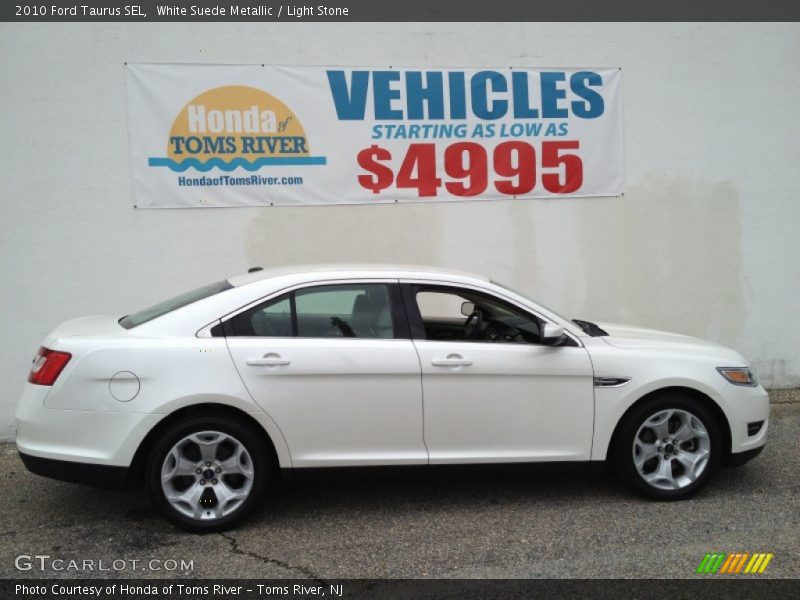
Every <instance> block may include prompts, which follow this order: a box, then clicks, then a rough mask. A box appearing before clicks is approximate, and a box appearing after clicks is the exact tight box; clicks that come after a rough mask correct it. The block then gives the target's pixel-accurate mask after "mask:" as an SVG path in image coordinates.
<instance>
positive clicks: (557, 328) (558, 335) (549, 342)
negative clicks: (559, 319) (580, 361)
mask: <svg viewBox="0 0 800 600" xmlns="http://www.w3.org/2000/svg"><path fill="white" fill-rule="evenodd" d="M563 339H564V328H563V327H562V326H561V325H555V324H553V323H545V324H544V327H543V328H542V344H544V345H546V346H558V344H560V343H561V342H562V341H563Z"/></svg>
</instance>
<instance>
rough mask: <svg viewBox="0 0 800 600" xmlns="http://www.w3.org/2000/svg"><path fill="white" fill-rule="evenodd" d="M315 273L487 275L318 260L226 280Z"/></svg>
mask: <svg viewBox="0 0 800 600" xmlns="http://www.w3.org/2000/svg"><path fill="white" fill-rule="evenodd" d="M305 273H308V274H311V273H313V274H315V275H321V276H324V277H326V278H327V277H331V278H335V277H343V278H344V277H353V276H360V275H364V276H369V277H393V278H394V277H396V278H398V279H401V278H415V277H418V278H423V279H429V278H430V279H439V278H442V277H444V278H446V277H448V276H450V277H452V276H456V277H466V278H470V279H478V280H480V281H486V282H488V281H489V278H487V277H484V276H483V275H477V274H475V273H469V272H466V271H458V270H454V269H441V268H437V267H427V266H419V265H391V264H369V263H358V264H330V265H326V264H319V265H289V266H283V267H272V268H269V269H261V270H259V271H253V272H252V273H245V274H242V275H236V276H234V277H230V278H228V283H230V284H231V285H232V286H234V287H239V286H242V285H247V284H248V283H255V282H256V281H263V280H264V279H272V278H274V277H283V276H287V275H302V274H305Z"/></svg>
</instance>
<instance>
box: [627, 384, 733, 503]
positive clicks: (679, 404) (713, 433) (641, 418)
mask: <svg viewBox="0 0 800 600" xmlns="http://www.w3.org/2000/svg"><path fill="white" fill-rule="evenodd" d="M668 409H674V410H680V411H686V412H688V413H691V415H693V416H695V417H696V418H697V419H699V420H700V422H701V423H702V424H703V426H704V427H705V429H706V432H707V433H708V443H709V446H710V447H709V448H708V450H709V454H708V459H707V462H706V465H705V467H704V468H703V469H702V471H701V472H700V474H699V475H698V476H697V478H696V479H695V480H694V481H692V482H691V483H689V484H687V485H685V487H680V488H678V489H661V488H659V487H654V486H653V485H651V484H650V483H648V482H647V481H645V479H644V477H643V476H642V475H640V473H639V471H638V470H637V467H636V464H635V462H634V454H633V445H634V439H635V436H636V435H637V433H638V432H639V428H640V427H641V426H642V425H643V424H644V422H645V421H646V420H647V419H648V418H650V417H651V416H653V415H654V414H656V413H658V412H659V411H663V410H668ZM722 439H723V438H722V435H721V433H720V425H719V423H718V422H717V420H716V419H715V418H714V416H713V415H712V414H711V412H710V411H709V410H708V409H707V408H706V407H705V406H704V405H703V404H701V403H700V402H698V401H697V400H695V399H694V398H692V397H691V396H688V395H685V394H680V393H665V394H662V395H659V396H655V397H653V398H651V399H649V400H647V401H645V402H642V403H641V405H640V406H637V407H636V408H634V410H633V411H632V412H631V413H630V414H629V415H627V416H626V417H625V421H624V422H623V423H622V424H621V429H620V431H619V434H618V436H617V437H616V439H615V443H614V448H613V449H612V453H613V459H612V460H613V466H614V470H615V471H616V473H617V475H618V476H619V477H620V479H622V481H623V482H624V483H625V484H626V485H627V486H628V487H629V488H630V489H632V490H634V491H636V492H638V493H640V494H642V495H643V496H645V497H647V498H651V499H654V500H684V499H686V498H690V497H691V496H693V495H694V494H696V493H697V492H698V490H700V489H701V488H702V487H703V486H705V485H706V483H708V481H709V479H710V478H711V477H712V476H713V474H714V472H715V471H716V470H717V468H718V467H719V465H720V461H721V457H722ZM663 447H664V446H662V448H663ZM678 451H679V452H680V447H678ZM656 460H660V459H658V458H656ZM681 468H682V467H680V466H679V467H677V469H681ZM673 473H674V471H673Z"/></svg>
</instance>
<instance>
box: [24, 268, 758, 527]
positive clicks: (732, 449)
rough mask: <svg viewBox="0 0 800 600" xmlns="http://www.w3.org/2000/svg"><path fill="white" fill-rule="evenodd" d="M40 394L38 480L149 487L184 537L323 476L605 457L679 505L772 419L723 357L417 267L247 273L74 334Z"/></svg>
mask: <svg viewBox="0 0 800 600" xmlns="http://www.w3.org/2000/svg"><path fill="white" fill-rule="evenodd" d="M28 382H29V383H28V384H27V385H26V387H25V391H24V393H23V395H22V399H21V400H20V403H19V408H18V410H17V414H16V416H17V421H18V434H17V446H18V448H19V452H20V454H21V456H22V460H23V461H24V462H25V465H26V466H27V468H28V469H29V470H31V471H33V472H34V473H38V474H41V475H46V476H50V477H55V478H59V479H66V480H72V481H79V482H83V483H93V484H101V485H106V486H115V487H119V488H125V487H130V486H132V485H136V484H142V483H144V484H146V485H147V486H148V487H149V488H150V490H151V492H152V495H153V498H154V501H155V503H156V504H157V506H158V507H159V508H160V509H161V510H162V511H163V512H164V514H165V515H166V516H167V517H169V518H170V519H171V520H172V521H174V522H176V523H177V524H179V525H181V526H183V527H185V528H187V529H190V530H194V531H212V530H219V529H222V528H227V527H231V526H233V525H234V524H235V523H236V522H238V521H240V520H241V519H243V518H244V517H245V516H246V515H247V514H248V513H249V512H250V511H251V510H252V509H253V508H254V507H255V506H257V505H258V503H259V502H260V501H261V500H262V498H263V497H264V494H265V491H266V490H267V488H268V487H270V485H273V484H274V483H275V482H276V481H277V477H278V475H279V474H281V473H286V472H289V471H294V472H300V471H302V470H308V469H312V468H331V467H364V466H369V467H375V466H401V465H402V466H408V465H422V466H428V467H429V468H430V467H433V466H439V465H453V464H462V465H463V464H477V463H483V464H492V463H494V464H499V463H520V464H521V463H543V462H548V463H553V462H556V463H562V464H564V465H566V464H569V463H587V464H592V463H593V464H595V465H601V464H603V463H604V462H607V463H609V464H611V465H612V466H613V467H614V468H615V469H616V470H617V472H618V473H619V475H620V476H621V477H622V478H623V480H624V481H626V482H627V483H628V484H630V486H632V487H633V488H634V489H636V490H638V491H639V492H641V493H642V494H644V495H645V496H648V497H650V498H656V499H665V500H674V499H682V498H687V497H689V496H690V495H692V494H693V493H694V492H696V491H697V490H698V489H700V488H701V487H702V486H703V485H704V484H705V483H706V482H707V481H708V480H709V478H710V477H711V476H712V474H713V473H714V471H715V470H716V469H717V468H718V467H720V466H724V465H738V464H742V463H744V462H745V461H747V460H748V459H750V458H752V457H753V456H755V455H756V454H758V452H759V451H760V450H761V449H762V447H763V445H764V443H765V441H766V433H767V424H768V422H767V421H768V416H769V404H768V398H767V394H766V392H765V391H764V389H763V388H762V387H761V386H760V385H759V384H758V383H757V382H756V379H755V376H754V374H753V372H752V370H751V369H750V368H749V366H748V364H747V361H745V360H744V359H743V358H742V357H741V356H740V355H739V354H738V353H736V352H734V351H733V350H729V349H727V348H723V347H721V346H718V345H715V344H712V343H709V342H705V341H701V340H699V339H695V338H691V337H687V336H684V335H676V334H670V333H664V332H659V331H653V330H647V329H640V328H634V327H623V326H616V325H606V324H595V323H591V322H588V321H581V320H574V321H570V320H567V319H565V318H563V317H561V316H559V315H558V314H556V313H554V312H552V311H550V310H548V309H546V308H545V307H543V306H541V305H539V304H537V303H535V302H533V301H531V300H529V299H528V298H525V297H524V296H521V295H520V294H518V293H516V292H514V291H512V290H510V289H508V288H506V287H503V286H502V285H499V284H497V283H494V282H492V281H490V280H488V279H485V278H482V277H479V276H474V275H468V274H463V273H455V272H448V271H438V270H430V269H422V268H412V267H378V266H345V267H297V268H287V269H281V270H277V269H276V270H257V271H256V270H254V272H250V273H248V274H246V275H242V276H238V277H233V278H231V279H228V280H226V281H220V282H217V283H212V284H210V285H207V286H205V287H202V288H200V289H197V290H194V291H192V292H189V293H187V294H184V295H182V296H178V297H177V298H173V299H171V300H167V301H166V302H162V303H161V304H157V305H156V306H153V307H152V308H148V309H147V310H144V311H142V312H139V313H136V314H132V315H128V316H126V317H123V318H119V317H87V318H82V319H75V320H72V321H67V322H65V323H63V324H62V325H60V326H58V327H57V328H56V329H55V331H53V332H52V333H51V334H50V335H49V336H48V337H47V338H46V339H45V341H44V343H43V345H42V347H41V348H40V349H39V352H38V354H37V355H36V357H35V359H34V361H33V368H32V369H31V372H30V376H29V377H28Z"/></svg>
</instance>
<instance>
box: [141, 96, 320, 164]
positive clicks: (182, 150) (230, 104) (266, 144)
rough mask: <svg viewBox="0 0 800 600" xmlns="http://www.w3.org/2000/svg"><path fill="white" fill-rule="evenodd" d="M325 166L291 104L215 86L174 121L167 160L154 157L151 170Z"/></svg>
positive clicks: (170, 133)
mask: <svg viewBox="0 0 800 600" xmlns="http://www.w3.org/2000/svg"><path fill="white" fill-rule="evenodd" d="M325 163H326V159H325V157H324V156H312V155H311V151H310V148H309V142H308V137H307V136H306V132H305V129H304V128H303V125H302V123H300V120H299V119H298V118H297V116H296V115H295V114H294V112H292V110H291V109H290V108H289V107H288V106H286V105H285V104H284V103H283V102H282V101H280V100H279V99H278V98H276V97H275V96H272V95H271V94H268V93H267V92H265V91H263V90H260V89H257V88H254V87H248V86H243V85H228V86H223V87H218V88H214V89H211V90H208V91H206V92H203V93H202V94H200V95H199V96H197V97H196V98H194V99H193V100H190V101H189V102H188V103H187V104H186V106H184V107H183V109H182V110H181V112H180V113H179V114H178V116H177V117H175V120H174V121H173V123H172V128H171V129H170V132H169V139H168V140H167V156H166V157H150V158H149V159H148V165H149V166H151V167H167V168H169V169H171V170H172V171H175V172H183V171H186V170H187V169H190V168H191V169H194V170H197V171H203V172H207V171H209V170H211V169H212V168H218V169H220V170H222V171H233V170H234V169H236V168H242V169H245V170H247V171H257V170H258V169H260V168H261V167H264V166H269V165H287V166H288V165H293V166H297V165H324V164H325Z"/></svg>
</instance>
